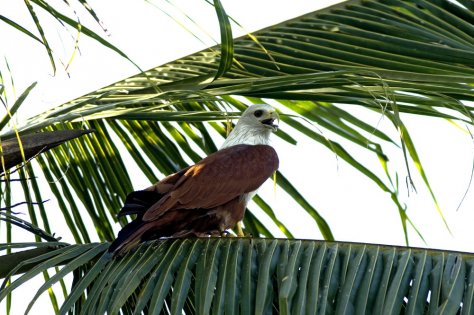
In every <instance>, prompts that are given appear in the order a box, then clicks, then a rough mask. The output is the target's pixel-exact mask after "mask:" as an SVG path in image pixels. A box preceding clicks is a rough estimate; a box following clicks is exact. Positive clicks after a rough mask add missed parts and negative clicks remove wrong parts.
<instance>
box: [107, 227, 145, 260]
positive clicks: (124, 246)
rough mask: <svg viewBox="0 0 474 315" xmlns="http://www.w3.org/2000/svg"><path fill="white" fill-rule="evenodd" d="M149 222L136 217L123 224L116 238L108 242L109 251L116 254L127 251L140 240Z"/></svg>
mask: <svg viewBox="0 0 474 315" xmlns="http://www.w3.org/2000/svg"><path fill="white" fill-rule="evenodd" d="M149 224H150V223H149V222H143V221H142V220H140V219H136V220H134V221H132V222H130V223H128V224H127V225H125V226H124V227H123V228H122V230H121V231H120V232H119V233H118V235H117V238H116V239H115V240H114V241H113V242H112V244H110V247H109V252H111V253H114V255H117V256H123V255H125V254H126V253H128V252H129V251H130V250H132V249H133V248H134V247H136V246H137V245H138V244H139V243H140V242H141V241H142V237H143V235H144V234H145V233H146V232H147V231H148V229H149V227H148V225H149Z"/></svg>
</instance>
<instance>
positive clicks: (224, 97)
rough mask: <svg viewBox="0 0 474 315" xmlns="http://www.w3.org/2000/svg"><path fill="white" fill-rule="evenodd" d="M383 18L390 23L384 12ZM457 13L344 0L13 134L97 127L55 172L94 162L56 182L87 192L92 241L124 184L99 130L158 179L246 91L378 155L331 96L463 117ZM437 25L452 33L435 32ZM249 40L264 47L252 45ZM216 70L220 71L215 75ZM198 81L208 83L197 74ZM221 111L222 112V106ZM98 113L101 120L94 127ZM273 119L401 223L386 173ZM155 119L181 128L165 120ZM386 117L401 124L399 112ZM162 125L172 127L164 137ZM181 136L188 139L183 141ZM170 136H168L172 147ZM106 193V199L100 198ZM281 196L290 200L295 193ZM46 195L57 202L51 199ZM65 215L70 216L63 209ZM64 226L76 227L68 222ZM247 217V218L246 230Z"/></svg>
mask: <svg viewBox="0 0 474 315" xmlns="http://www.w3.org/2000/svg"><path fill="white" fill-rule="evenodd" d="M218 9H219V8H218ZM218 12H220V11H219V10H218ZM388 16H392V17H393V19H391V20H389V19H387V17H388ZM439 19H441V20H443V23H444V24H446V25H444V26H443V27H441V28H440V27H439V26H438V24H436V23H435V22H434V21H438V20H439ZM469 19H470V17H469V14H468V11H467V10H466V9H464V8H463V7H461V6H458V5H452V4H449V5H447V4H445V2H444V1H440V2H436V3H427V2H417V5H413V3H412V2H410V1H388V0H387V1H385V0H384V1H364V2H359V1H349V2H346V3H343V4H340V5H337V6H334V7H332V8H330V9H324V10H321V11H317V12H314V13H310V14H308V15H305V16H303V17H300V18H296V19H294V20H291V21H288V22H285V23H282V24H279V25H275V26H273V27H270V28H268V29H265V30H263V31H259V32H256V33H255V34H254V35H256V36H257V38H258V40H259V43H256V42H255V41H253V40H252V39H251V38H249V37H245V36H244V37H242V38H240V39H237V40H236V41H235V42H234V50H232V47H231V46H229V42H228V41H227V39H226V38H228V34H227V37H225V36H224V37H223V38H224V42H225V45H224V47H225V49H224V50H223V52H222V55H221V54H220V53H219V50H218V49H216V48H214V49H212V50H206V51H203V52H199V53H196V54H193V55H192V56H189V57H186V58H183V59H181V60H177V61H176V62H173V63H170V64H167V65H164V66H161V67H157V68H155V69H151V70H149V71H147V72H146V73H145V74H141V75H137V76H134V77H132V78H130V79H127V80H124V81H122V82H118V83H116V84H114V85H112V86H109V87H106V88H104V89H101V90H98V91H97V92H96V93H93V94H90V95H86V96H84V97H82V98H79V99H77V100H75V101H73V102H71V103H69V104H65V105H63V106H61V107H59V108H57V109H55V110H52V111H50V112H48V113H45V114H44V115H39V116H38V117H35V118H33V119H32V120H31V121H30V122H29V123H28V125H26V126H25V127H24V128H23V129H20V130H24V131H26V130H29V131H33V130H37V129H40V128H44V127H45V126H48V125H51V124H54V123H57V122H62V124H63V126H66V125H65V124H64V123H66V122H67V121H81V125H82V126H84V125H85V124H86V125H88V127H89V128H95V129H97V130H98V131H99V132H98V136H92V137H91V138H92V141H93V142H90V143H81V144H79V143H77V144H75V145H74V146H71V147H70V148H68V150H69V153H67V154H66V152H65V151H64V152H63V153H61V156H62V158H61V160H62V161H64V162H63V163H62V164H63V168H64V167H66V166H65V165H66V164H65V163H66V161H67V165H68V167H72V169H74V168H78V170H79V169H81V168H82V167H84V165H83V164H81V163H82V162H81V163H79V164H76V162H75V160H76V159H80V157H82V156H83V153H84V152H90V153H88V156H89V158H92V159H93V161H94V162H87V163H92V164H94V163H96V164H98V165H100V167H99V168H98V169H94V167H93V166H92V164H91V165H90V166H89V167H87V169H89V171H95V172H97V171H98V172H100V174H101V175H98V174H99V173H98V174H97V175H94V174H91V173H89V171H88V174H89V176H88V178H84V177H82V176H81V178H82V179H81V180H80V181H78V180H77V176H80V175H79V174H80V172H79V171H78V170H77V171H75V170H71V169H70V171H69V172H68V175H67V176H66V177H67V178H68V182H67V183H66V182H64V181H62V182H61V186H62V190H63V191H70V192H68V193H67V194H70V195H71V196H72V195H74V193H73V192H72V191H71V188H73V190H74V191H76V192H77V191H78V190H79V191H88V193H87V194H86V195H83V196H79V198H80V199H81V200H82V201H83V203H84V204H85V205H86V208H87V209H88V211H89V213H90V215H91V217H92V219H93V221H94V222H96V228H97V230H98V231H101V232H100V233H99V234H101V235H99V237H100V239H102V240H106V239H109V238H110V237H111V235H113V232H112V231H111V229H110V225H111V224H112V222H110V219H111V218H110V216H108V215H107V212H110V213H111V214H112V215H113V214H115V212H116V211H117V209H119V208H120V203H121V201H122V200H123V198H124V195H125V194H126V193H127V192H128V191H130V190H131V189H132V187H131V185H130V184H126V183H128V179H127V177H128V173H127V170H126V168H125V167H124V166H123V165H124V164H123V162H119V161H117V162H115V161H110V160H109V159H108V158H107V157H109V156H113V157H115V158H114V159H118V157H119V156H120V149H118V148H116V147H115V146H114V145H113V144H112V142H113V141H112V140H111V139H112V138H111V136H107V135H108V134H110V132H111V131H112V132H113V133H115V134H118V135H119V137H120V138H121V139H123V140H125V139H127V143H126V146H127V150H128V151H129V152H131V155H132V157H133V158H134V159H135V160H136V161H137V164H138V165H139V166H140V168H142V169H143V170H144V172H145V174H147V177H148V178H149V179H150V180H156V177H157V176H156V175H155V174H154V172H155V171H154V167H152V168H150V167H149V166H148V165H147V162H146V160H144V159H143V158H142V157H141V155H140V154H136V153H135V152H136V151H137V150H139V152H142V153H143V154H144V155H145V156H146V158H147V159H150V160H151V162H152V163H153V164H154V166H156V168H157V169H158V170H159V172H161V173H164V174H168V173H171V172H174V171H176V170H177V169H179V168H181V167H183V166H185V165H186V163H187V162H186V160H183V159H182V158H181V154H182V153H185V155H187V156H188V157H189V158H190V159H191V160H192V161H196V160H198V159H199V158H200V157H201V156H202V155H201V154H200V153H199V152H196V153H197V154H196V153H195V147H194V145H197V146H198V147H199V148H200V149H201V150H203V152H202V154H208V153H210V152H212V151H214V150H215V145H214V143H213V140H211V137H210V136H209V134H208V133H209V131H211V130H212V129H215V130H216V131H218V132H219V133H220V134H221V135H224V134H225V129H224V128H223V127H224V125H219V124H211V125H206V124H201V122H206V121H209V120H211V119H217V120H219V119H220V120H223V119H227V118H231V117H236V115H235V114H236V110H238V111H240V110H242V109H243V108H244V107H243V105H242V104H241V103H239V102H237V101H236V100H234V99H232V97H230V96H229V95H235V94H239V95H243V96H247V97H252V98H251V100H254V101H255V99H253V98H254V97H258V98H272V99H275V98H276V99H285V101H283V100H281V104H282V105H284V106H286V107H288V108H289V109H290V110H293V111H295V112H296V113H298V114H300V115H303V116H304V117H305V118H306V119H308V120H311V121H313V122H314V123H317V124H318V125H319V126H320V128H322V129H326V130H330V131H331V132H334V133H335V134H337V135H340V136H342V137H344V138H346V139H348V140H349V141H351V142H353V143H356V144H359V145H360V146H361V147H363V148H366V149H368V150H370V151H373V153H375V154H376V155H377V156H379V157H380V158H382V159H384V160H385V159H386V157H385V154H384V152H383V151H382V149H381V146H380V143H378V142H375V141H374V140H369V139H368V138H367V137H365V136H363V132H370V133H371V134H372V135H373V136H376V137H377V138H378V139H379V140H380V141H381V142H391V143H394V142H395V140H393V139H390V138H388V137H387V136H386V135H384V134H383V133H381V132H379V131H377V128H376V126H370V125H368V124H366V123H365V122H363V121H361V120H358V119H356V118H355V117H353V116H352V115H351V114H350V113H349V112H347V111H346V110H344V109H342V105H339V103H344V104H357V105H362V106H365V107H367V108H368V109H370V110H375V111H379V112H381V113H384V114H387V113H388V111H392V112H393V113H394V115H395V116H396V117H398V116H397V115H398V112H408V113H416V114H420V115H427V116H436V117H444V118H456V117H457V118H460V119H462V120H464V121H465V122H467V123H471V121H472V120H471V111H472V108H471V107H469V106H467V105H465V104H463V103H461V101H464V100H471V99H473V98H472V92H471V88H470V86H469V85H468V84H469V83H472V82H473V81H474V69H473V68H472V64H473V63H474V54H473V53H472V51H471V48H472V47H471V46H472V45H473V43H474V40H473V38H472V34H474V27H472V26H471V24H469V23H468V21H469ZM226 25H227V24H226V23H224V20H221V29H222V30H223V32H222V34H225V33H226V32H227V33H228V31H229V30H228V28H226V27H227V26H226ZM447 25H449V28H450V29H456V31H455V32H453V31H450V32H447V31H445V27H448V26H447ZM224 30H225V31H224ZM259 44H262V45H263V46H264V47H265V48H266V49H267V51H266V52H265V51H263V50H262V49H261V46H259ZM232 52H233V53H234V57H235V58H236V60H238V61H239V65H235V66H233V67H232V68H231V69H230V70H229V71H227V72H225V70H224V69H226V68H227V67H228V65H229V63H228V62H227V61H226V60H229V59H231V57H230V55H229V54H231V53H232ZM268 53H270V54H271V58H269V56H268ZM221 56H223V58H224V59H221ZM219 61H220V62H219ZM222 74H224V76H223V77H221V78H218V76H219V75H222ZM210 78H213V80H214V81H212V80H211V81H208V80H209V79H210ZM206 80H207V81H206ZM204 83H205V84H204ZM193 84H194V86H193ZM199 90H200V91H199ZM286 100H289V101H286ZM224 104H227V105H226V106H227V107H224ZM229 105H232V106H229ZM226 108H229V109H230V110H231V113H226V112H225V111H224V109H226ZM446 109H449V111H447V110H446ZM216 110H220V111H216ZM395 116H394V117H395ZM389 117H392V116H390V115H389ZM103 118H107V121H108V122H107V123H104V122H99V121H101V119H103ZM283 119H284V121H285V122H286V123H287V124H288V125H290V126H291V127H293V128H295V129H296V130H298V131H299V132H302V133H303V134H306V135H309V136H310V137H312V138H313V139H314V140H316V141H319V142H321V143H322V144H324V145H325V146H327V147H328V149H330V150H332V151H334V152H336V153H337V154H338V155H340V156H341V157H342V158H343V159H345V160H346V161H347V162H348V163H349V164H351V165H353V166H354V167H355V168H356V169H358V170H359V171H361V172H362V173H363V174H365V175H366V176H368V177H369V178H371V179H372V180H373V181H374V182H375V183H376V184H377V185H379V187H381V188H382V189H383V190H385V191H387V192H389V193H390V195H391V196H392V199H394V201H395V203H396V205H397V208H398V209H399V211H400V216H401V219H402V222H403V225H404V226H406V222H405V220H406V219H407V218H406V215H405V214H404V211H405V209H404V207H403V205H402V204H401V203H400V202H399V201H398V199H397V195H396V191H397V187H391V185H393V182H392V181H391V179H390V178H387V179H382V178H378V177H377V176H375V175H374V174H373V172H372V171H370V170H369V169H368V168H367V167H366V166H364V165H363V163H360V162H358V161H357V158H356V157H353V156H352V154H351V153H349V152H347V151H346V150H344V149H343V147H341V146H339V144H338V143H337V142H336V141H334V140H331V139H327V138H326V137H323V136H321V135H320V134H319V132H318V131H317V130H316V129H314V130H312V128H311V127H309V128H308V127H307V126H305V125H304V124H301V123H299V122H298V121H297V120H295V119H293V118H290V117H288V118H286V117H285V116H283ZM88 120H91V121H90V122H88ZM93 120H96V121H97V123H94V122H93ZM145 120H150V121H154V122H150V121H148V122H147V121H145ZM166 121H186V122H188V123H187V124H184V123H181V124H179V125H166V123H165V122H166ZM155 122H156V123H155ZM394 123H395V125H396V126H398V127H399V128H403V125H402V122H401V121H400V120H399V119H397V120H394ZM67 126H68V127H66V128H71V127H73V126H77V125H74V124H70V125H67ZM108 126H109V127H108ZM189 126H192V127H191V128H189ZM165 130H166V131H165ZM170 130H174V131H172V134H171V135H170V134H169V132H170ZM401 134H402V137H401V141H402V143H407V139H409V138H408V137H409V135H408V133H407V131H406V130H404V132H403V133H401ZM4 136H5V137H9V136H13V134H11V133H10V134H9V133H6V134H5V135H4ZM281 136H282V137H284V134H281ZM130 140H131V142H129V141H130ZM190 141H191V142H193V143H194V144H193V145H189V142H190ZM93 143H95V145H94V144H93ZM173 143H178V147H175V146H174V145H173ZM409 144H410V145H409V146H406V149H407V154H408V155H410V156H411V158H412V159H413V160H414V162H415V164H416V165H417V166H418V167H419V171H420V172H421V174H422V175H423V179H424V180H425V184H426V185H427V186H428V187H429V182H428V179H427V177H426V176H425V175H424V171H423V168H422V166H421V165H422V164H421V161H419V158H418V155H417V154H416V151H415V148H414V147H413V146H412V145H411V143H409ZM138 148H139V149H138ZM181 150H182V151H181ZM57 154H58V153H56V155H55V157H53V156H51V157H50V158H49V160H50V163H51V164H50V166H46V164H44V165H45V167H46V168H50V167H52V166H53V165H54V164H56V163H57V162H54V160H55V159H57V161H60V160H59V155H57ZM66 157H68V158H67V159H66ZM81 165H82V166H81ZM58 166H59V167H61V165H58ZM111 169H114V170H117V171H118V174H119V175H115V173H114V174H111V173H110V170H111ZM45 171H46V170H45ZM48 172H49V171H48ZM56 173H57V175H56V176H57V178H60V177H62V176H63V175H62V172H61V171H59V169H57V171H56ZM387 176H389V175H388V173H387ZM114 177H116V178H115V179H114ZM84 181H85V182H84ZM387 181H388V182H389V183H391V184H387ZM74 182H76V184H74ZM84 183H88V184H84ZM107 187H108V188H107ZM287 187H288V186H287ZM285 189H287V188H285ZM112 191H113V192H114V194H116V195H111V193H110V192H112ZM290 195H292V196H293V197H294V198H297V196H296V195H295V193H290ZM57 197H58V198H60V197H61V194H57ZM100 198H102V200H99V199H100ZM67 199H69V198H67ZM88 200H90V201H88ZM93 200H94V201H93ZM92 201H93V202H92ZM101 204H103V205H101ZM70 206H71V204H70ZM306 209H307V211H310V212H311V210H309V208H306ZM63 211H66V212H68V211H70V210H67V209H63ZM95 212H98V213H96V214H94V213H95ZM73 213H76V212H75V211H74V212H73ZM77 216H78V213H76V214H74V215H73V217H77ZM316 218H318V219H316ZM315 219H316V221H317V222H318V224H319V226H320V228H322V227H323V226H326V224H325V222H324V220H323V219H322V218H321V217H320V216H319V215H317V216H316V217H315ZM321 220H322V221H321ZM248 221H249V220H248V218H247V222H248ZM70 222H71V224H78V222H77V220H76V222H75V223H73V222H72V221H70ZM255 224H256V223H254V224H252V223H249V224H248V225H249V227H250V226H254V227H256V226H258V224H257V225H255ZM107 226H109V227H107ZM71 228H72V227H71ZM104 228H105V230H104ZM72 229H73V228H72ZM82 230H83V231H84V229H82ZM106 231H107V232H106ZM82 233H83V234H84V233H86V232H85V231H84V232H82ZM405 233H406V231H405ZM264 234H265V235H266V233H264ZM322 234H323V235H325V237H327V238H331V237H332V236H331V234H330V231H329V230H328V229H327V228H322ZM83 237H85V235H83ZM85 239H87V237H86V238H85Z"/></svg>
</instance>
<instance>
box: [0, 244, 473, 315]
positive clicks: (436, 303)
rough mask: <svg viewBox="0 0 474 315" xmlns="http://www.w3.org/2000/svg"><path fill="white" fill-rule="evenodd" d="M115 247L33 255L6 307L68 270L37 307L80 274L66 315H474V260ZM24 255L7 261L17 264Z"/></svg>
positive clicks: (356, 252)
mask: <svg viewBox="0 0 474 315" xmlns="http://www.w3.org/2000/svg"><path fill="white" fill-rule="evenodd" d="M30 245H31V244H30ZM51 245H54V246H56V244H54V243H52V244H51ZM107 247H108V245H107V244H87V245H72V246H66V247H59V248H57V247H56V249H55V248H54V247H53V248H51V250H50V252H47V253H45V254H42V255H39V256H33V254H34V253H33V252H31V253H30V257H31V258H29V259H26V260H22V262H21V263H20V265H19V266H18V267H17V268H15V269H14V270H12V272H11V273H10V274H13V273H15V272H17V271H19V270H20V269H22V268H24V266H29V270H28V271H26V272H25V273H24V274H23V275H22V276H20V277H19V278H18V279H16V280H15V281H13V282H12V284H11V285H10V286H7V287H3V286H2V289H1V290H0V300H1V299H2V298H4V297H5V296H6V295H7V294H8V293H9V292H11V291H12V290H14V289H15V288H16V287H17V286H19V285H21V284H23V283H24V282H25V281H28V279H30V278H31V277H33V276H35V275H37V274H38V273H39V272H41V271H43V270H46V269H47V268H51V267H53V266H57V265H64V266H63V267H60V270H59V272H58V273H57V274H56V275H55V276H53V277H51V279H50V280H49V281H46V283H45V284H44V285H43V286H41V288H39V290H38V293H37V295H36V296H35V297H34V299H33V301H31V303H30V305H29V307H31V306H33V304H34V301H35V300H36V298H37V297H38V296H39V295H41V294H42V293H43V292H45V291H46V290H47V288H49V287H50V286H51V285H53V284H54V283H55V282H57V281H59V280H60V279H62V278H64V277H65V276H66V275H68V274H71V273H73V274H74V277H75V281H74V283H75V284H74V286H73V288H72V290H71V292H70V295H69V297H68V298H67V299H66V301H65V303H64V304H63V305H62V307H61V309H60V314H66V313H67V312H68V311H70V310H71V309H73V310H74V313H79V314H105V313H108V314H116V313H117V312H119V311H120V310H121V311H122V312H123V313H134V314H141V313H142V312H143V311H145V310H146V312H147V313H151V314H161V313H164V314H168V313H171V314H181V311H182V310H183V309H184V310H187V312H191V313H198V314H209V313H211V312H212V313H229V314H233V313H237V312H239V310H240V312H241V313H245V314H253V313H257V314H267V313H272V312H273V313H275V312H277V313H279V314H327V313H330V314H347V313H353V312H355V313H373V314H400V313H401V312H403V313H405V314H427V313H437V312H441V313H443V314H456V313H457V312H458V313H460V314H470V312H471V311H472V301H473V289H472V287H473V281H474V277H473V276H472V274H473V266H474V256H473V255H472V254H466V253H456V252H442V251H434V250H424V249H410V248H401V247H391V246H380V245H369V244H354V243H334V242H320V241H300V240H276V239H273V240H271V239H241V238H237V239H234V238H223V239H219V238H217V239H216V238H210V239H184V240H183V239H181V240H161V241H154V242H149V243H145V244H142V245H141V246H140V247H139V248H138V249H137V251H136V252H134V253H129V254H127V255H126V256H125V257H123V258H121V259H115V258H113V257H112V255H111V254H110V253H107V252H106V250H107ZM41 248H44V247H41ZM14 255H15V254H12V255H10V257H2V259H6V258H10V259H14V257H15V256H14ZM35 255H36V254H35ZM22 259H25V257H23V258H22ZM23 270H24V269H23ZM2 276H3V277H4V276H5V275H4V274H2ZM84 296H87V299H83V297H84ZM29 307H28V309H29Z"/></svg>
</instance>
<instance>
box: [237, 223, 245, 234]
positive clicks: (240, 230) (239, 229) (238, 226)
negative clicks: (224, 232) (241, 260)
mask: <svg viewBox="0 0 474 315" xmlns="http://www.w3.org/2000/svg"><path fill="white" fill-rule="evenodd" d="M235 231H236V233H237V237H245V234H244V231H243V230H242V221H239V222H237V224H236V225H235Z"/></svg>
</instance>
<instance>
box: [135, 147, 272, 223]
mask: <svg viewBox="0 0 474 315" xmlns="http://www.w3.org/2000/svg"><path fill="white" fill-rule="evenodd" d="M277 169H278V156H277V154H276V152H275V150H274V149H273V148H272V147H270V146H268V145H246V144H240V145H235V146H232V147H229V148H226V149H223V150H220V151H217V152H215V153H213V154H211V155H209V156H207V157H206V158H205V159H203V160H202V161H200V162H198V163H196V164H195V165H193V166H191V167H189V169H187V170H186V171H185V172H184V173H181V172H180V173H181V174H182V175H181V177H180V178H179V179H178V180H176V181H175V184H174V187H172V188H171V189H170V190H169V191H168V192H167V194H165V195H164V196H163V197H162V198H161V199H160V200H159V201H158V202H157V203H155V204H154V205H153V206H151V207H150V208H149V209H148V210H147V211H146V212H145V214H144V215H143V218H142V220H143V221H153V220H156V219H158V218H159V217H160V216H161V215H162V214H163V213H165V212H166V211H168V210H170V209H203V208H204V209H209V208H215V207H217V206H219V205H222V204H225V203H227V202H229V201H230V200H232V199H234V198H236V197H238V196H241V195H242V194H244V193H248V192H251V191H254V190H256V189H257V188H258V187H260V186H261V185H262V184H263V182H265V180H266V179H267V178H268V177H270V176H271V174H272V173H273V172H275V171H276V170H277ZM174 179H176V178H174ZM157 185H160V183H157Z"/></svg>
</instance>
